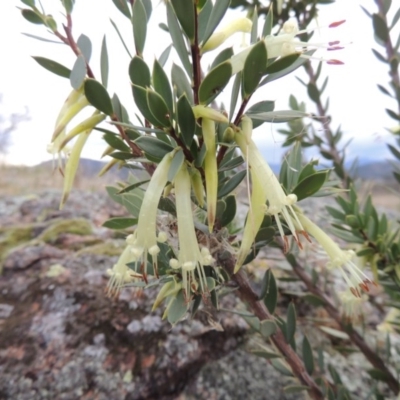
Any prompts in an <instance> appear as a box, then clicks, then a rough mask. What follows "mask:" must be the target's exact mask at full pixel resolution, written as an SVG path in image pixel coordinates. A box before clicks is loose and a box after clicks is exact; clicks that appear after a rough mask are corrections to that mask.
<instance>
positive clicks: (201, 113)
mask: <svg viewBox="0 0 400 400" xmlns="http://www.w3.org/2000/svg"><path fill="white" fill-rule="evenodd" d="M192 110H193V114H194V116H195V118H196V119H198V118H208V119H211V120H212V121H215V122H223V123H225V124H229V119H228V117H227V116H226V115H224V114H222V113H221V112H220V111H218V110H214V109H213V108H210V107H206V106H202V105H197V106H194V107H192Z"/></svg>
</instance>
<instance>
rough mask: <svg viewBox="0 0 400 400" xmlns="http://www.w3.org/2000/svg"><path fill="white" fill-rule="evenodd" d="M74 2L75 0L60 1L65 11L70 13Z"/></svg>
mask: <svg viewBox="0 0 400 400" xmlns="http://www.w3.org/2000/svg"><path fill="white" fill-rule="evenodd" d="M74 2H75V0H61V3H62V4H63V6H64V8H65V11H66V12H67V14H68V15H69V14H71V13H72V10H73V8H74Z"/></svg>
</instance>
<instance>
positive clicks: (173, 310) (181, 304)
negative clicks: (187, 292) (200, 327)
mask: <svg viewBox="0 0 400 400" xmlns="http://www.w3.org/2000/svg"><path fill="white" fill-rule="evenodd" d="M188 304H189V303H188V302H187V301H186V299H185V296H184V294H183V290H181V291H180V292H179V293H178V295H177V296H176V297H174V298H173V300H172V303H171V305H170V306H169V307H168V322H169V323H170V324H171V325H175V324H176V323H178V322H179V321H180V320H181V319H182V318H183V317H184V316H185V315H186V313H187V310H188Z"/></svg>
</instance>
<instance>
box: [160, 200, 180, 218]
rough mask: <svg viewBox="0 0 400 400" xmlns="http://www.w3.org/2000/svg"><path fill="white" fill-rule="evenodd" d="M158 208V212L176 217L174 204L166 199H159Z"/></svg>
mask: <svg viewBox="0 0 400 400" xmlns="http://www.w3.org/2000/svg"><path fill="white" fill-rule="evenodd" d="M158 208H159V210H161V211H165V212H167V213H170V214H171V215H173V216H175V217H176V207H175V203H174V202H173V201H172V200H171V199H169V198H168V197H161V198H160V201H159V203H158Z"/></svg>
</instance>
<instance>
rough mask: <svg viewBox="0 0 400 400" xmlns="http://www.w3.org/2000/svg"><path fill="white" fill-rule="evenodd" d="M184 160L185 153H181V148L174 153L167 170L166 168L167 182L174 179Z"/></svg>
mask: <svg viewBox="0 0 400 400" xmlns="http://www.w3.org/2000/svg"><path fill="white" fill-rule="evenodd" d="M184 161H185V155H184V154H183V151H182V150H179V151H177V152H176V153H175V154H174V157H173V159H172V162H171V166H170V167H169V170H168V181H169V182H173V181H174V179H175V175H176V174H177V173H178V171H179V170H180V169H181V167H182V164H183V163H184Z"/></svg>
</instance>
